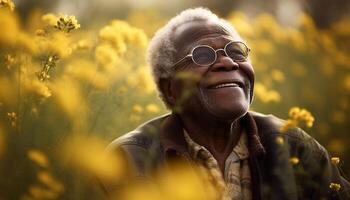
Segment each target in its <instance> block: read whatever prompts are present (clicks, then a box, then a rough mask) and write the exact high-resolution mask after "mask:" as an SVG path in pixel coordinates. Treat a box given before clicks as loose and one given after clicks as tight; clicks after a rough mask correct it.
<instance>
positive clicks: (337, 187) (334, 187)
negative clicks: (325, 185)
mask: <svg viewBox="0 0 350 200" xmlns="http://www.w3.org/2000/svg"><path fill="white" fill-rule="evenodd" d="M329 188H330V189H331V190H334V191H339V190H340V188H341V185H340V184H339V183H331V184H329Z"/></svg>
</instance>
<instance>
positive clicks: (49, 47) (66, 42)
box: [37, 32, 73, 58]
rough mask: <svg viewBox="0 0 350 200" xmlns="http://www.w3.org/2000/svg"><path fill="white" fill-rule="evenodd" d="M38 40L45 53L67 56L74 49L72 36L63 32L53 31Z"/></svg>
mask: <svg viewBox="0 0 350 200" xmlns="http://www.w3.org/2000/svg"><path fill="white" fill-rule="evenodd" d="M37 42H38V45H39V47H40V51H41V52H42V53H43V54H44V55H45V54H48V53H49V54H52V55H57V56H58V57H59V58H66V57H68V56H69V55H71V53H72V51H73V49H72V45H71V40H70V38H69V37H68V36H67V35H66V34H64V33H62V32H56V33H52V34H51V35H50V36H49V37H48V38H37Z"/></svg>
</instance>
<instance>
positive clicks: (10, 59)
mask: <svg viewBox="0 0 350 200" xmlns="http://www.w3.org/2000/svg"><path fill="white" fill-rule="evenodd" d="M14 63H15V59H14V57H13V56H12V55H10V54H7V55H6V56H5V65H6V68H7V69H11V67H12V65H13V64H14Z"/></svg>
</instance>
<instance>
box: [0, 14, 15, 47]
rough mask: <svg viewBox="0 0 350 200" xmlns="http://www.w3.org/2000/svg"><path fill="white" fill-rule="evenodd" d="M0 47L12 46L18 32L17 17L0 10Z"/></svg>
mask: <svg viewBox="0 0 350 200" xmlns="http://www.w3.org/2000/svg"><path fill="white" fill-rule="evenodd" d="M0 25H1V34H0V46H1V47H4V46H5V45H9V46H10V45H14V44H15V43H16V41H17V35H18V33H19V32H20V29H19V23H18V19H17V16H16V15H15V14H14V13H12V12H10V11H7V10H0Z"/></svg>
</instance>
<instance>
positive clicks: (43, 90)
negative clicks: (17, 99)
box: [24, 79, 52, 98]
mask: <svg viewBox="0 0 350 200" xmlns="http://www.w3.org/2000/svg"><path fill="white" fill-rule="evenodd" d="M24 89H25V92H27V93H34V94H37V95H39V96H41V97H44V98H48V97H50V96H51V95H52V94H51V90H50V89H49V88H48V87H47V85H46V84H45V83H44V82H41V81H39V80H38V79H26V80H25V82H24Z"/></svg>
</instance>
